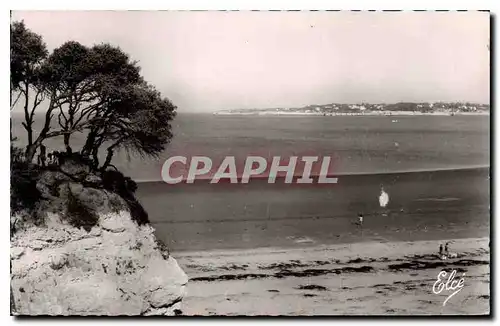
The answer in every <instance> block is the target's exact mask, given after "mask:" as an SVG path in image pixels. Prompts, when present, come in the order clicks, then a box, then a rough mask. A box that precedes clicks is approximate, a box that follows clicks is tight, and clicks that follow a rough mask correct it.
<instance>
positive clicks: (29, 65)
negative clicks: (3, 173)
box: [11, 22, 176, 171]
mask: <svg viewBox="0 0 500 326" xmlns="http://www.w3.org/2000/svg"><path fill="white" fill-rule="evenodd" d="M12 94H20V96H21V97H22V98H23V104H24V111H25V119H24V120H25V121H24V122H23V126H24V127H25V129H26V130H27V133H28V145H27V146H26V149H25V157H26V160H27V161H29V162H32V161H33V159H34V157H35V155H36V153H37V150H39V149H40V148H41V147H42V146H43V142H44V141H45V140H47V139H48V138H52V137H62V138H63V140H64V145H65V151H66V152H67V153H68V154H71V153H73V152H74V151H75V150H77V151H79V153H80V154H81V155H82V156H83V157H85V158H90V159H91V162H92V163H91V165H92V166H91V167H92V169H94V170H101V171H104V170H106V169H107V168H108V167H109V166H110V165H111V164H112V159H113V156H114V154H115V153H116V151H118V150H125V151H128V152H129V153H137V154H139V155H143V156H158V155H159V154H160V153H161V152H162V151H163V150H164V149H165V146H166V145H167V144H168V143H169V141H170V139H171V137H172V133H171V127H170V121H171V120H172V119H173V118H174V117H175V114H176V112H175V110H176V107H175V106H174V105H173V104H172V102H170V101H169V100H168V99H167V98H164V97H163V96H162V95H161V93H160V92H159V91H158V90H156V89H155V87H154V86H152V85H151V84H149V83H147V82H146V81H145V80H144V79H143V77H142V76H141V74H140V68H139V66H138V65H137V62H134V61H132V60H131V59H130V57H129V56H128V55H127V54H126V53H124V52H123V51H122V50H121V49H120V48H119V47H116V46H112V45H110V44H97V45H93V46H86V45H83V44H81V43H79V42H76V41H68V42H66V43H64V44H62V45H61V46H59V47H58V48H56V49H54V50H53V51H52V52H51V53H50V54H49V53H48V51H47V50H46V47H45V44H44V43H43V40H42V38H41V37H40V36H39V35H37V34H35V33H33V32H31V31H30V30H28V29H27V28H26V27H25V25H24V23H23V22H14V23H12V24H11V99H12ZM42 101H45V102H46V104H47V106H46V109H45V111H44V112H42V114H43V117H44V124H43V127H42V129H41V130H40V131H39V132H38V134H35V132H34V130H33V120H34V115H35V112H37V111H38V110H37V109H38V108H39V105H40V103H41V102H42ZM14 104H15V103H14ZM11 106H12V101H11ZM75 133H83V134H84V135H85V136H86V141H85V144H84V145H83V146H82V148H77V149H75V148H73V146H72V145H71V138H72V135H74V134H75ZM100 153H101V154H102V155H105V159H104V160H103V161H102V162H100V160H99V158H100V155H99V154H100ZM101 157H102V156H101Z"/></svg>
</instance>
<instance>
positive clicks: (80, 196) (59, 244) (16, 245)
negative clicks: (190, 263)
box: [11, 166, 188, 315]
mask: <svg viewBox="0 0 500 326" xmlns="http://www.w3.org/2000/svg"><path fill="white" fill-rule="evenodd" d="M65 168H68V166H65V167H64V166H63V167H62V169H61V170H60V171H47V172H44V173H43V174H42V175H41V176H40V178H39V180H38V181H37V188H38V190H39V191H40V193H41V195H42V198H43V199H42V200H41V201H40V203H39V205H38V208H37V211H36V212H33V213H31V214H30V215H26V214H25V215H24V216H23V215H22V214H17V215H15V216H13V217H11V228H12V229H13V230H14V231H13V232H12V233H11V291H12V294H13V298H12V295H11V299H13V301H14V302H13V304H14V308H13V311H12V313H13V314H16V315H175V314H179V313H181V308H180V305H181V301H182V298H183V296H184V294H185V288H186V284H187V281H188V278H187V276H186V274H185V273H184V272H183V271H182V269H181V268H180V267H179V265H178V264H177V262H176V260H175V259H174V258H172V257H171V256H170V255H169V252H168V250H167V249H166V247H165V246H164V245H162V244H161V243H160V242H159V241H158V240H157V239H156V238H155V235H154V229H153V228H152V227H151V226H150V225H149V223H140V222H138V221H137V219H136V218H133V217H132V216H131V214H130V213H129V211H130V210H129V209H128V205H127V202H128V201H127V200H123V198H122V197H120V196H118V195H117V194H116V193H113V192H112V191H108V190H105V189H103V188H102V187H100V186H99V185H100V184H101V180H100V179H99V177H98V176H95V175H91V174H88V173H87V174H85V175H82V176H81V177H80V178H78V179H75V175H77V174H78V173H75V171H71V173H68V172H69V171H67V169H65ZM73 170H75V169H73ZM76 170H78V169H76ZM76 172H78V171H76ZM11 308H12V303H11Z"/></svg>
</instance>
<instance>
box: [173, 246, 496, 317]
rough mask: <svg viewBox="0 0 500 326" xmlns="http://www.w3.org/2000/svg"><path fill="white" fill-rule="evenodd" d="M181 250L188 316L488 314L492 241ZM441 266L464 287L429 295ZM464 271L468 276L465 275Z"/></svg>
mask: <svg viewBox="0 0 500 326" xmlns="http://www.w3.org/2000/svg"><path fill="white" fill-rule="evenodd" d="M441 243H443V241H416V242H390V243H356V244H344V245H333V246H318V247H314V248H302V249H286V250H283V249H276V248H261V249H255V250H250V249H249V250H231V251H211V252H207V251H203V252H183V253H178V254H177V255H176V258H177V260H178V262H179V264H180V265H181V266H182V268H183V269H184V270H185V271H186V273H187V274H188V275H189V277H190V281H189V283H188V288H187V296H186V298H185V299H184V301H183V313H184V314H186V315H365V314H370V315H391V314H394V315H429V314H433V315H435V314H444V315H447V314H453V315H455V314H474V315H483V314H488V313H489V312H490V276H489V275H490V265H489V239H488V238H473V239H460V240H455V241H452V242H451V248H452V251H453V252H455V253H457V257H456V258H453V259H447V260H442V259H440V258H439V257H438V255H436V253H437V252H436V251H437V248H438V247H439V244H441ZM442 270H445V271H447V272H451V271H453V270H455V271H456V272H457V277H456V278H457V279H460V278H462V277H463V278H464V286H463V289H462V290H461V291H460V292H458V293H456V294H455V295H454V296H453V297H451V298H450V299H449V300H448V301H447V302H446V305H444V306H443V302H444V301H445V300H446V298H447V297H448V296H449V295H450V294H451V293H452V292H453V291H443V292H441V293H439V294H436V293H433V290H432V288H433V285H434V283H435V282H436V280H437V276H438V274H439V273H440V272H441V271H442ZM464 273H465V274H464Z"/></svg>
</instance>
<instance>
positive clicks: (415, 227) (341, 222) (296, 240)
mask: <svg viewBox="0 0 500 326" xmlns="http://www.w3.org/2000/svg"><path fill="white" fill-rule="evenodd" d="M338 181H339V182H338V183H337V184H331V185H318V184H312V185H297V184H292V185H286V184H283V183H276V184H268V183H266V182H265V181H262V180H258V181H257V182H253V181H251V182H250V183H249V184H247V185H242V184H235V185H234V184H233V185H231V184H219V185H213V184H208V183H207V182H195V184H192V185H187V184H180V185H175V186H171V185H167V184H165V183H160V182H158V183H141V184H139V189H138V192H137V193H138V197H139V199H140V200H141V202H142V204H143V205H144V206H145V208H146V210H147V211H148V213H149V216H150V220H151V221H152V223H153V226H154V227H155V228H156V230H157V232H156V234H157V236H158V237H159V238H160V239H162V240H165V241H166V242H167V244H168V246H169V247H170V248H171V249H172V251H173V252H180V251H185V250H217V249H249V248H258V247H285V248H294V247H300V248H302V247H310V246H317V245H329V244H339V243H354V242H366V241H372V242H373V241H375V242H390V241H417V240H438V239H455V238H477V237H488V236H489V234H490V211H489V205H490V198H489V195H490V193H489V191H490V179H489V169H488V168H476V169H461V170H448V171H428V172H411V173H394V174H374V175H347V176H339V180H338ZM380 185H383V186H384V189H385V191H386V192H387V193H388V194H389V197H390V201H389V204H388V205H387V207H386V208H381V207H380V205H379V201H378V197H379V194H380ZM359 212H362V213H364V216H365V219H364V224H363V227H362V228H359V227H358V226H357V225H356V224H355V223H354V222H355V221H357V218H356V216H357V214H358V213H359Z"/></svg>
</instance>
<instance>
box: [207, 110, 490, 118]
mask: <svg viewBox="0 0 500 326" xmlns="http://www.w3.org/2000/svg"><path fill="white" fill-rule="evenodd" d="M213 115H253V116H255V115H272V116H277V115H279V116H326V117H337V116H389V117H390V116H392V117H394V116H450V117H451V116H455V115H457V116H489V115H490V113H489V112H454V113H451V112H414V111H410V112H409V111H370V112H359V113H351V112H342V113H323V112H285V111H277V112H273V111H260V112H259V111H252V112H214V113H213Z"/></svg>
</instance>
